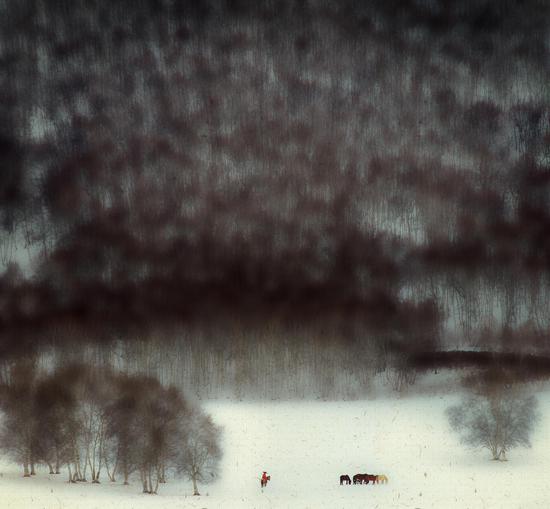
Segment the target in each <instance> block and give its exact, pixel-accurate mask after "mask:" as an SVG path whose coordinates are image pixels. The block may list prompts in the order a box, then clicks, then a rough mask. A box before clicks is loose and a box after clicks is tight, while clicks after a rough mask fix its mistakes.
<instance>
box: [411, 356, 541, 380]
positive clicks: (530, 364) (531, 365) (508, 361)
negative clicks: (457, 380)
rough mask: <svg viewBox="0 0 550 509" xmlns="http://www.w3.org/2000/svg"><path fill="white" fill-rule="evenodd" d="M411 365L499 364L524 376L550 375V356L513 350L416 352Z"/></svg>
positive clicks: (444, 366) (459, 366) (503, 368)
mask: <svg viewBox="0 0 550 509" xmlns="http://www.w3.org/2000/svg"><path fill="white" fill-rule="evenodd" d="M408 363H409V366H410V367H412V368H415V369H418V370H428V369H435V368H449V369H460V368H479V369H490V368H498V369H501V370H506V371H507V372H510V374H513V375H516V376H517V377H518V378H522V379H544V378H550V357H546V356H542V355H533V354H521V353H512V352H472V351H462V350H453V351H446V352H421V353H417V354H412V355H411V356H410V357H409V360H408Z"/></svg>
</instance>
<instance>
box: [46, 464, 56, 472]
mask: <svg viewBox="0 0 550 509" xmlns="http://www.w3.org/2000/svg"><path fill="white" fill-rule="evenodd" d="M46 463H47V465H48V468H49V469H50V474H55V472H54V471H53V465H52V464H51V463H50V462H49V461H48V462H46Z"/></svg>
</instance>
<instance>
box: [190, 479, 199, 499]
mask: <svg viewBox="0 0 550 509" xmlns="http://www.w3.org/2000/svg"><path fill="white" fill-rule="evenodd" d="M192 479H193V495H194V496H195V495H200V493H199V489H198V488H197V476H196V475H194V476H193V478H192Z"/></svg>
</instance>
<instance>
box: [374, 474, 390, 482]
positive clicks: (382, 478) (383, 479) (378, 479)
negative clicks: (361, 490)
mask: <svg viewBox="0 0 550 509" xmlns="http://www.w3.org/2000/svg"><path fill="white" fill-rule="evenodd" d="M379 482H381V483H384V484H385V483H387V482H388V477H387V476H385V475H384V474H380V475H377V476H376V483H377V484H378V483H379Z"/></svg>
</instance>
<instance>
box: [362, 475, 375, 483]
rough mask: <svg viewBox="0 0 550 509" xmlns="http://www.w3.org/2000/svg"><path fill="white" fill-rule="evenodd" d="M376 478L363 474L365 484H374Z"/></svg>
mask: <svg viewBox="0 0 550 509" xmlns="http://www.w3.org/2000/svg"><path fill="white" fill-rule="evenodd" d="M377 478H378V476H377V475H372V474H365V484H369V481H372V484H374V483H375V482H376V479H377Z"/></svg>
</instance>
